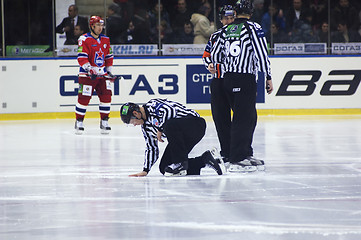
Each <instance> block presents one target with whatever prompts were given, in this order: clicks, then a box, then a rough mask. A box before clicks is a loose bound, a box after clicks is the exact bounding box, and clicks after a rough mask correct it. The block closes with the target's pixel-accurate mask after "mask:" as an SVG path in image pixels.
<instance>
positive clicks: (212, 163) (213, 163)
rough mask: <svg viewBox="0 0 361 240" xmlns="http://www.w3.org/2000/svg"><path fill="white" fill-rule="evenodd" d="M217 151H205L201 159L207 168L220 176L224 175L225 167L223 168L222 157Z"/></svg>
mask: <svg viewBox="0 0 361 240" xmlns="http://www.w3.org/2000/svg"><path fill="white" fill-rule="evenodd" d="M217 153H218V151H217V149H215V148H214V149H212V150H211V151H209V150H208V151H206V152H204V153H203V154H202V158H203V160H204V162H205V164H206V166H207V167H210V168H212V169H214V170H215V171H216V172H217V174H218V175H222V174H224V173H226V167H225V166H224V162H223V159H222V157H220V155H219V154H217Z"/></svg>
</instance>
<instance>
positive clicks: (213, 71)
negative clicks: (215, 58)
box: [208, 63, 217, 74]
mask: <svg viewBox="0 0 361 240" xmlns="http://www.w3.org/2000/svg"><path fill="white" fill-rule="evenodd" d="M208 71H209V72H210V73H212V74H215V73H216V72H217V71H216V69H215V68H214V65H213V63H210V64H209V65H208Z"/></svg>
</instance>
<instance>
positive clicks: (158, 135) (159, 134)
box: [157, 131, 164, 142]
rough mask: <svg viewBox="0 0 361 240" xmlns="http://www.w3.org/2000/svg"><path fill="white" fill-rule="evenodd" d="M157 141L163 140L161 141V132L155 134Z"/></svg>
mask: <svg viewBox="0 0 361 240" xmlns="http://www.w3.org/2000/svg"><path fill="white" fill-rule="evenodd" d="M157 139H158V141H159V142H164V140H163V139H162V132H161V131H158V132H157Z"/></svg>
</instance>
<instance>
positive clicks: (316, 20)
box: [310, 0, 328, 29]
mask: <svg viewBox="0 0 361 240" xmlns="http://www.w3.org/2000/svg"><path fill="white" fill-rule="evenodd" d="M310 9H311V11H312V16H313V18H312V20H313V22H312V23H311V24H312V26H313V28H314V29H319V28H320V27H321V25H322V24H323V22H325V21H327V19H328V0H310Z"/></svg>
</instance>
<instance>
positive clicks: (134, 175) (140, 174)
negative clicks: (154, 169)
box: [129, 171, 148, 177]
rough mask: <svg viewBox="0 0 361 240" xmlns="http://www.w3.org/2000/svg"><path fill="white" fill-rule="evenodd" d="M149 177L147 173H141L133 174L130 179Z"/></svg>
mask: <svg viewBox="0 0 361 240" xmlns="http://www.w3.org/2000/svg"><path fill="white" fill-rule="evenodd" d="M147 175H148V173H147V172H146V171H141V172H139V173H135V174H131V175H129V177H145V176H147Z"/></svg>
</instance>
